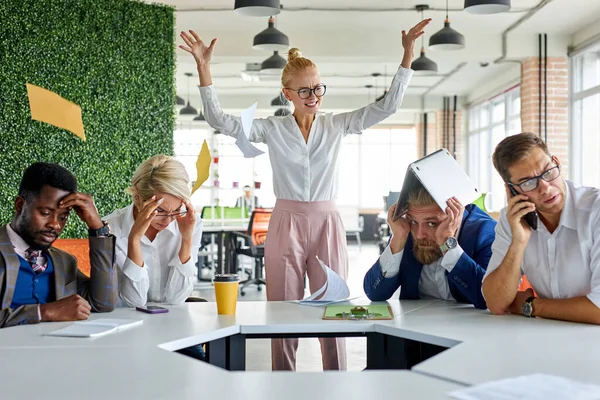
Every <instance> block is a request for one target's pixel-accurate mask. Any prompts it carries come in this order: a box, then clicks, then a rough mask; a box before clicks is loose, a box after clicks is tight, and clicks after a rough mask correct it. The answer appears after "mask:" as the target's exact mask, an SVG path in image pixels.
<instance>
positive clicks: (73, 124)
mask: <svg viewBox="0 0 600 400" xmlns="http://www.w3.org/2000/svg"><path fill="white" fill-rule="evenodd" d="M26 86H27V97H28V98H29V108H30V110H31V119H33V120H36V121H41V122H45V123H47V124H50V125H54V126H56V127H59V128H62V129H66V130H68V131H69V132H72V133H74V134H75V135H76V136H78V137H79V138H81V139H82V140H85V132H84V130H83V120H82V118H81V107H79V106H78V105H77V104H75V103H72V102H70V101H69V100H66V99H64V98H62V97H61V96H59V95H58V94H56V93H54V92H52V91H50V90H47V89H44V88H41V87H39V86H36V85H32V84H31V83H27V84H26Z"/></svg>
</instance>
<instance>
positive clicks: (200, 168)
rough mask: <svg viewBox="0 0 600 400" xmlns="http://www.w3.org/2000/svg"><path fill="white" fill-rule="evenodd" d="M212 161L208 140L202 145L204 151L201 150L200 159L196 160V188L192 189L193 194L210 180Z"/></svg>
mask: <svg viewBox="0 0 600 400" xmlns="http://www.w3.org/2000/svg"><path fill="white" fill-rule="evenodd" d="M211 161H212V157H211V156H210V151H209V150H208V144H207V143H206V140H205V141H204V143H202V149H201V150H200V154H198V159H197V160H196V174H197V177H196V182H195V183H194V187H193V188H192V194H194V192H195V191H196V190H198V188H199V187H200V186H202V184H203V183H204V182H205V181H206V180H207V179H208V176H209V175H210V162H211Z"/></svg>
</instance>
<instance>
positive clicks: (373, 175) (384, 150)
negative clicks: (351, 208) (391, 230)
mask: <svg viewBox="0 0 600 400" xmlns="http://www.w3.org/2000/svg"><path fill="white" fill-rule="evenodd" d="M349 153H352V156H348V157H345V158H342V160H340V165H339V167H340V170H341V171H343V170H344V169H349V168H352V169H354V170H355V171H356V172H355V173H354V176H353V177H352V176H350V175H349V174H348V175H342V174H340V184H339V186H340V196H338V203H339V204H345V205H356V206H358V207H359V208H362V209H364V208H376V209H381V208H382V207H383V196H387V195H388V193H389V192H390V191H392V192H399V191H400V189H402V184H403V183H404V176H405V174H406V168H407V167H408V164H410V163H411V162H413V161H415V160H416V159H417V134H416V131H415V129H414V128H374V129H367V130H365V131H364V132H363V134H362V135H358V136H356V135H349V136H347V137H346V139H345V140H344V144H343V145H342V154H349ZM342 161H343V163H342ZM351 190H353V191H354V193H356V195H355V196H351V195H350V194H349V195H348V198H347V199H345V198H343V197H342V196H341V195H342V192H343V191H344V192H345V191H351Z"/></svg>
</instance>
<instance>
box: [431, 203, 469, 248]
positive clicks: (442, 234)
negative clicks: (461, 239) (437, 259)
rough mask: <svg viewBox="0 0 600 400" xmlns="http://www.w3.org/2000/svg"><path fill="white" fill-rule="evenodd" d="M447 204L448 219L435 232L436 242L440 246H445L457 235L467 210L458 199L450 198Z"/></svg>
mask: <svg viewBox="0 0 600 400" xmlns="http://www.w3.org/2000/svg"><path fill="white" fill-rule="evenodd" d="M446 204H447V205H448V207H447V208H446V216H447V218H446V219H444V220H443V221H442V222H441V223H440V224H439V225H438V227H437V229H436V230H435V241H436V242H437V244H438V246H441V245H443V244H444V243H445V242H446V239H448V238H449V237H451V236H454V235H456V232H457V231H458V227H459V226H460V224H461V222H462V217H463V214H464V212H465V208H464V207H463V205H462V204H460V201H458V199H457V198H456V197H451V198H449V199H448V201H446Z"/></svg>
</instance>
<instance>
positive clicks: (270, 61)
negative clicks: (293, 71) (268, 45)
mask: <svg viewBox="0 0 600 400" xmlns="http://www.w3.org/2000/svg"><path fill="white" fill-rule="evenodd" d="M285 64H287V61H286V60H285V58H283V57H281V56H280V55H279V52H278V51H277V50H275V51H274V52H273V55H272V56H271V57H269V58H267V59H266V60H265V61H263V62H262V64H260V72H263V73H272V74H278V73H281V70H282V69H283V67H285Z"/></svg>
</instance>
